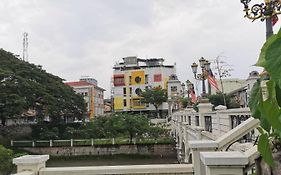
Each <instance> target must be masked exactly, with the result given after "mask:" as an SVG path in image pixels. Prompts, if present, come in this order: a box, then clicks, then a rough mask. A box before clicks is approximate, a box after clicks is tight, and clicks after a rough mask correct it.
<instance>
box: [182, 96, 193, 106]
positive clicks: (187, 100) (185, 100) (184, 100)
mask: <svg viewBox="0 0 281 175" xmlns="http://www.w3.org/2000/svg"><path fill="white" fill-rule="evenodd" d="M180 101H181V104H182V107H183V108H186V107H187V106H189V105H191V104H192V101H191V98H190V97H184V98H181V99H180Z"/></svg>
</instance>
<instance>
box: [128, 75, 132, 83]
mask: <svg viewBox="0 0 281 175" xmlns="http://www.w3.org/2000/svg"><path fill="white" fill-rule="evenodd" d="M131 84H132V77H131V76H129V85H131Z"/></svg>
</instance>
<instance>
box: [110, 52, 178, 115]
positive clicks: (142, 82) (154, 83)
mask: <svg viewBox="0 0 281 175" xmlns="http://www.w3.org/2000/svg"><path fill="white" fill-rule="evenodd" d="M163 62H164V59H162V58H153V59H140V58H137V57H125V58H123V62H121V63H117V64H116V65H115V66H114V67H113V69H114V72H113V91H112V92H113V108H114V111H115V112H121V111H132V112H142V111H143V112H145V111H153V110H155V108H154V106H153V105H151V104H145V103H144V102H143V101H142V97H141V96H140V93H141V92H142V91H143V90H144V89H145V88H152V87H158V86H160V87H161V88H163V89H167V81H168V80H169V76H170V75H172V74H175V66H174V65H163ZM159 109H160V111H161V110H162V111H163V110H166V111H167V110H168V104H167V103H163V104H162V105H161V106H160V108H159Z"/></svg>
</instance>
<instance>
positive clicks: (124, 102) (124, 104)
mask: <svg viewBox="0 0 281 175" xmlns="http://www.w3.org/2000/svg"><path fill="white" fill-rule="evenodd" d="M123 106H124V107H125V106H127V100H126V99H124V100H123Z"/></svg>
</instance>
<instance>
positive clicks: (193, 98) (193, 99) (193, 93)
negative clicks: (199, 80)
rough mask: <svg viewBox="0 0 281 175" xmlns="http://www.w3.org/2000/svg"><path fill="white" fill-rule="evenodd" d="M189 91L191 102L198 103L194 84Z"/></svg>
mask: <svg viewBox="0 0 281 175" xmlns="http://www.w3.org/2000/svg"><path fill="white" fill-rule="evenodd" d="M189 93H190V96H191V102H192V103H196V101H197V97H196V95H195V91H194V87H193V85H192V86H191V87H190V88H189Z"/></svg>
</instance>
